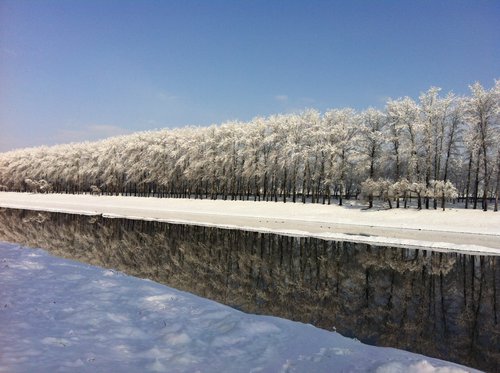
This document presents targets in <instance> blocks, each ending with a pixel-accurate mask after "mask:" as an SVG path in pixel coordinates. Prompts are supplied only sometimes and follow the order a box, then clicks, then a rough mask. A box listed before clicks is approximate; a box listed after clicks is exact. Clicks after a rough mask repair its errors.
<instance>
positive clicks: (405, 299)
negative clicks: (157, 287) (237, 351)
mask: <svg viewBox="0 0 500 373" xmlns="http://www.w3.org/2000/svg"><path fill="white" fill-rule="evenodd" d="M0 240H5V241H11V242H18V243H20V244H23V245H26V246H32V247H42V248H45V249H47V250H49V251H50V252H52V253H53V254H56V255H59V256H62V257H66V258H71V259H77V260H80V261H84V262H87V263H90V264H94V265H100V266H103V267H108V268H115V269H118V270H121V271H124V272H126V273H129V274H131V275H134V276H138V277H147V278H150V279H152V280H155V281H158V282H161V283H165V284H168V285H169V286H172V287H175V288H178V289H182V290H186V291H190V292H192V293H195V294H198V295H200V296H203V297H206V298H210V299H214V300H216V301H218V302H221V303H225V304H228V305H231V306H233V307H236V308H239V309H242V310H244V311H246V312H252V313H263V314H271V315H275V316H280V317H285V318H288V319H292V320H297V321H302V322H307V323H312V324H314V325H317V326H319V327H322V328H325V329H330V330H331V329H332V328H333V327H335V328H336V330H337V331H339V332H340V333H342V334H344V335H347V336H355V337H357V338H358V339H360V340H362V341H366V342H369V343H373V344H377V345H382V346H393V347H398V348H402V349H406V350H410V351H414V352H419V353H423V354H426V355H431V356H435V357H440V358H444V359H447V360H453V361H457V362H461V363H463V364H466V365H471V366H475V367H478V368H481V369H486V370H490V371H498V370H499V369H500V366H499V361H500V352H499V351H498V350H499V349H498V346H499V343H500V327H499V320H498V319H499V316H500V315H499V314H500V310H499V306H500V305H499V300H500V299H499V288H500V273H499V271H498V267H499V264H500V259H499V257H489V256H470V255H463V254H456V253H439V252H431V251H422V250H410V249H401V248H384V247H375V246H369V245H365V244H356V243H349V242H333V241H323V240H318V239H313V238H304V237H301V238H298V237H287V236H280V235H273V234H261V233H255V232H244V231H237V230H224V229H216V228H208V227H197V226H191V225H172V224H165V223H157V222H147V221H133V220H122V219H103V218H100V217H86V216H78V215H66V214H55V213H38V212H29V211H24V210H2V211H1V212H0Z"/></svg>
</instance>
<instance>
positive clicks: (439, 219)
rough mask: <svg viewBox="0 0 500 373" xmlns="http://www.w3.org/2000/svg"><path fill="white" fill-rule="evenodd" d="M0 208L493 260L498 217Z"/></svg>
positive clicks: (182, 203)
mask: <svg viewBox="0 0 500 373" xmlns="http://www.w3.org/2000/svg"><path fill="white" fill-rule="evenodd" d="M0 207H7V208H9V207H10V208H20V209H31V210H43V211H59V212H67V213H78V214H102V215H104V216H106V217H124V218H133V219H147V220H160V221H166V222H171V223H189V224H197V225H208V226H216V227H223V228H238V229H246V230H254V231H261V232H277V233H282V234H292V235H307V236H314V237H319V238H326V239H333V240H348V241H355V242H364V243H371V244H384V245H391V246H405V247H414V248H418V247H425V248H433V249H435V250H450V249H451V250H460V251H466V252H480V253H489V254H499V253H500V213H495V212H492V211H488V212H483V211H480V210H464V209H457V208H448V209H447V210H446V211H441V210H420V211H418V210H416V209H414V208H412V209H392V210H384V209H373V210H364V209H362V207H360V206H356V205H354V206H350V205H349V202H347V206H345V207H339V206H336V205H330V206H328V205H318V204H301V203H274V202H253V201H222V200H216V201H213V200H193V199H173V198H169V199H159V198H144V197H122V196H90V195H67V194H30V193H12V192H0Z"/></svg>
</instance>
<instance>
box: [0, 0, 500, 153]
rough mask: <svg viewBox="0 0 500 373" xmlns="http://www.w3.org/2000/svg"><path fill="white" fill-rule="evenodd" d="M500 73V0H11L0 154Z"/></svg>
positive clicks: (459, 88) (4, 18) (3, 16)
mask: <svg viewBox="0 0 500 373" xmlns="http://www.w3.org/2000/svg"><path fill="white" fill-rule="evenodd" d="M498 78H500V1H498V0H493V1H485V0H470V1H460V0H443V1H440V0H428V1H425V0H423V1H421V0H419V1H416V0H411V1H410V0H408V1H406V0H393V1H389V0H387V1H384V0H379V1H371V0H365V1H362V0H354V1H353V0H350V1H348V0H345V1H340V0H339V1H306V0H303V1H291V0H247V1H243V0H242V1H238V0H226V1H224V0H205V1H201V0H200V1H191V0H178V1H160V0H158V1H148V0H141V1H125V0H116V1H113V0H72V1H69V0H68V1H66V0H61V1H55V0H54V1H48V0H33V1H28V0H0V151H5V150H10V149H13V148H18V147H25V146H32V145H41V144H47V145H51V144H55V143H62V142H70V141H82V140H93V139H97V138H102V137H106V136H109V135H116V134H122V133H127V132H132V131H138V130H147V129H156V128H163V127H179V126H185V125H188V124H193V125H208V124H211V123H221V122H224V121H227V120H232V119H239V120H244V121H247V120H250V119H251V118H252V117H254V116H258V115H269V114H274V113H283V112H290V111H299V110H301V109H304V108H308V107H311V108H316V109H318V110H320V111H325V110H327V109H329V108H335V107H346V106H350V107H353V108H355V109H364V108H367V107H369V106H374V107H381V108H382V107H383V105H384V102H385V100H386V99H387V97H392V98H398V97H401V96H406V95H408V96H411V97H414V98H417V97H418V94H419V93H420V92H422V91H425V90H427V89H428V88H429V87H430V86H433V85H434V86H439V87H442V88H443V90H444V91H450V90H452V91H454V92H455V93H458V94H463V93H467V92H468V85H469V84H471V83H473V82H475V81H479V82H481V83H482V84H483V85H485V86H487V87H491V86H492V85H493V83H494V79H498Z"/></svg>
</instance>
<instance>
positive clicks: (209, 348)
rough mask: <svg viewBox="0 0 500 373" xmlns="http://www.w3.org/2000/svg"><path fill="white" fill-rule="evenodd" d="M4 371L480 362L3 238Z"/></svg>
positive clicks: (426, 368)
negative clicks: (245, 307) (436, 354)
mask: <svg viewBox="0 0 500 373" xmlns="http://www.w3.org/2000/svg"><path fill="white" fill-rule="evenodd" d="M0 273H1V276H0V289H2V300H1V302H2V303H1V307H0V324H1V325H2V328H0V372H33V371H37V372H73V371H75V370H76V371H78V372H111V371H120V372H138V371H141V372H142V371H143V372H146V371H150V372H165V371H171V372H174V371H175V372H185V371H189V372H196V371H200V372H235V371H238V372H280V371H282V372H312V371H314V372H332V371H335V372H365V371H371V372H380V373H382V372H463V371H467V372H473V371H475V370H473V369H470V368H465V367H460V366H458V365H455V364H452V363H447V362H444V361H441V360H436V359H432V358H427V357H424V356H422V355H417V354H413V353H409V352H405V351H401V350H396V349H392V348H381V347H373V346H368V345H365V344H362V343H360V342H358V341H356V340H352V339H349V338H345V337H343V336H341V335H340V334H338V333H335V332H328V331H325V330H322V329H317V328H315V327H313V326H310V325H306V324H301V323H297V322H292V321H288V320H284V319H280V318H276V317H268V316H257V315H250V314H245V313H242V312H240V311H237V310H234V309H232V308H229V307H226V306H224V305H221V304H218V303H215V302H212V301H209V300H207V299H203V298H199V297H197V296H194V295H192V294H189V293H185V292H181V291H178V290H175V289H172V288H169V287H166V286H163V285H159V284H156V283H154V282H151V281H148V280H141V279H138V278H134V277H129V276H126V275H123V274H121V273H119V272H115V271H111V270H105V269H102V268H98V267H92V266H89V265H85V264H80V263H77V262H74V261H70V260H65V259H60V258H56V257H53V256H51V255H49V254H48V253H47V252H45V251H43V250H33V249H25V248H20V247H19V246H17V245H12V244H6V243H0Z"/></svg>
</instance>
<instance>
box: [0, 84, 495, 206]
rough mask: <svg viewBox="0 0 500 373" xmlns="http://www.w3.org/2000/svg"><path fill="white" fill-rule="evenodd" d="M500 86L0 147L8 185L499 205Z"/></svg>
mask: <svg viewBox="0 0 500 373" xmlns="http://www.w3.org/2000/svg"><path fill="white" fill-rule="evenodd" d="M499 119H500V82H499V81H496V82H495V84H494V86H493V87H492V88H491V89H486V88H484V87H483V86H482V85H481V84H479V83H475V84H473V85H471V86H470V94H469V95H468V96H457V95H455V94H453V93H448V94H446V95H443V94H441V90H440V89H439V88H435V87H432V88H430V89H429V90H428V91H426V92H423V93H422V94H421V95H420V96H419V98H418V100H414V99H412V98H409V97H404V98H399V99H395V100H392V99H390V100H388V101H387V103H386V105H385V108H384V110H377V109H373V108H369V109H367V110H364V111H361V112H357V111H355V110H353V109H350V108H342V109H333V110H329V111H327V112H325V113H320V112H318V111H316V110H305V111H303V112H301V113H293V114H279V115H272V116H269V117H257V118H254V119H253V120H251V121H249V122H246V123H244V122H240V121H231V122H227V123H224V124H222V125H218V126H217V125H212V126H209V127H184V128H178V129H163V130H157V131H147V132H138V133H134V134H131V135H126V136H120V137H114V138H109V139H106V140H101V141H97V142H83V143H73V144H64V145H56V146H51V147H47V146H41V147H37V148H26V149H19V150H14V151H10V152H6V153H2V154H0V190H9V191H18V192H36V191H39V192H40V191H43V192H57V193H89V192H92V193H95V194H99V193H105V194H122V195H136V196H137V195H140V196H156V197H177V198H211V199H217V198H222V199H231V200H234V199H247V200H249V199H252V200H259V201H262V200H265V201H276V202H277V201H283V202H287V201H290V202H303V203H305V202H312V203H323V204H325V203H328V204H330V203H332V201H335V203H338V204H339V205H342V204H343V203H344V200H345V199H350V198H360V197H362V198H365V199H366V200H367V201H368V203H369V207H372V206H373V201H374V200H375V199H382V200H384V201H386V202H387V203H388V205H389V207H398V208H399V207H400V206H403V207H407V206H408V201H409V200H414V201H416V202H417V206H418V208H423V207H425V208H432V207H433V208H436V207H437V205H438V204H440V205H441V207H442V208H444V206H445V205H444V203H445V201H446V200H447V199H452V198H453V199H454V198H459V199H462V200H463V201H464V202H465V207H466V208H482V209H483V210H485V211H486V210H488V203H490V201H493V202H494V210H495V211H497V210H498V197H499V187H500V146H499V143H500V126H499Z"/></svg>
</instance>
